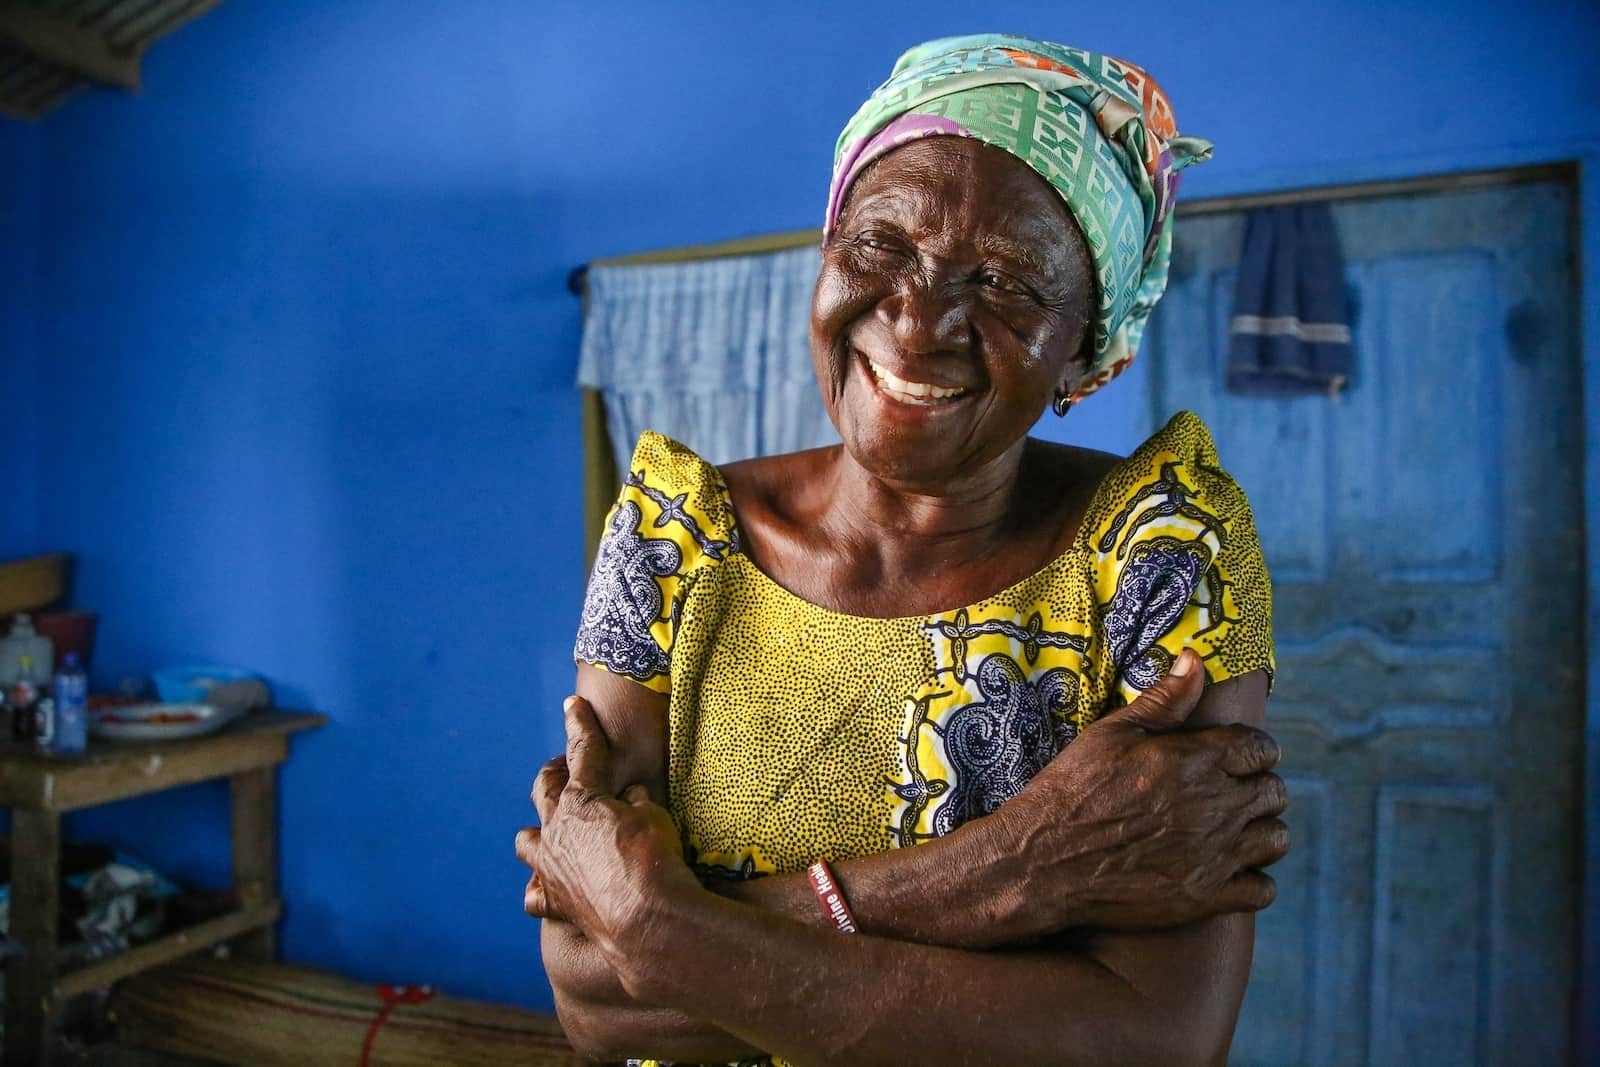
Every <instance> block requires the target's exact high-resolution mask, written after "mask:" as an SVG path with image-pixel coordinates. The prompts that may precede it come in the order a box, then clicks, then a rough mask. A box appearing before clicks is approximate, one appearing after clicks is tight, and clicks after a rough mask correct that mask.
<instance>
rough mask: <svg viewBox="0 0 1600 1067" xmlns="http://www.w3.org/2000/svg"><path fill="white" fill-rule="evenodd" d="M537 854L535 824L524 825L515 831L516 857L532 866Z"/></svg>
mask: <svg viewBox="0 0 1600 1067" xmlns="http://www.w3.org/2000/svg"><path fill="white" fill-rule="evenodd" d="M538 854H539V828H538V827H537V826H525V827H523V828H522V829H521V830H519V831H517V859H519V860H521V861H522V862H523V863H526V864H527V865H528V866H529V867H532V866H534V864H535V862H536V857H537V856H538Z"/></svg>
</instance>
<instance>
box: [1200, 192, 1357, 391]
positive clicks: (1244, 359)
mask: <svg viewBox="0 0 1600 1067" xmlns="http://www.w3.org/2000/svg"><path fill="white" fill-rule="evenodd" d="M1228 332H1229V338H1228V372H1227V382H1228V390H1229V391H1230V392H1235V393H1249V394H1253V395H1257V396H1301V395H1308V394H1318V393H1320V394H1325V395H1328V396H1332V397H1335V398H1336V397H1337V396H1338V395H1339V390H1341V389H1343V388H1344V387H1345V386H1347V385H1348V384H1349V383H1350V378H1351V375H1352V372H1353V371H1354V369H1355V354H1354V351H1353V349H1352V348H1351V344H1350V311H1349V300H1348V298H1347V295H1346V292H1345V281H1344V255H1343V253H1342V252H1341V251H1340V250H1339V235H1338V232H1337V231H1336V230H1335V229H1334V224H1333V212H1332V210H1330V209H1329V207H1328V205H1327V204H1293V205H1289V206H1285V207H1268V208H1257V209H1256V210H1254V211H1252V212H1250V214H1249V215H1248V216H1246V219H1245V231H1244V251H1243V253H1242V254H1241V255H1240V257H1239V279H1238V283H1237V286H1236V287H1235V289H1234V293H1233V317H1232V320H1231V321H1230V323H1229V330H1228Z"/></svg>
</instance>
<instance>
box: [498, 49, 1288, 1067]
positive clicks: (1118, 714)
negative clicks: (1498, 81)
mask: <svg viewBox="0 0 1600 1067" xmlns="http://www.w3.org/2000/svg"><path fill="white" fill-rule="evenodd" d="M1208 151H1209V146H1208V145H1206V144H1205V143H1204V142H1201V141H1196V140H1193V139H1189V138H1182V137H1179V136H1177V131H1176V128H1175V126H1174V120H1173V116H1172V112H1171V109H1170V106H1169V105H1168V103H1167V100H1166V98H1165V96H1164V94H1163V93H1162V91H1161V89H1160V88H1159V87H1158V86H1157V85H1156V84H1155V83H1154V82H1153V81H1152V80H1151V79H1150V78H1149V77H1148V76H1147V75H1146V74H1145V73H1144V72H1143V71H1142V70H1140V69H1139V68H1137V67H1135V66H1133V65H1131V64H1129V63H1126V62H1123V61H1120V60H1116V59H1112V58H1110V57H1107V56H1102V55H1097V54H1094V53H1091V52H1085V51H1082V50H1079V49H1074V48H1066V47H1062V46H1060V45H1054V44H1048V43H1044V42H1040V41H1033V40H1028V39H1025V38H1017V37H1008V36H989V35H986V36H977V37H963V38H952V39H946V40H940V41H935V42H932V43H930V44H926V45H923V46H921V47H919V48H916V49H913V50H912V51H911V52H908V53H907V54H906V55H905V56H904V57H902V59H901V60H900V62H899V64H898V65H897V66H896V67H895V70H894V72H893V74H892V75H891V77H890V79H889V80H888V81H887V82H886V83H885V84H884V85H883V86H882V88H880V89H879V90H878V91H877V92H876V93H875V94H873V96H872V98H871V99H869V100H868V101H867V103H866V104H865V105H864V106H863V107H862V109H861V110H860V112H859V113H858V114H857V115H856V117H855V118H854V119H852V120H851V122H850V124H849V126H848V127H846V129H845V131H844V134H843V135H842V136H841V138H840V141H839V150H838V153H837V157H836V162H835V173H834V180H833V187H832V190H831V193H830V198H829V204H828V213H827V224H826V228H825V237H824V244H823V262H822V273H821V276H820V278H819V279H818V282H817V288H816V295H815V299H814V302H813V305H812V311H811V343H812V350H813V355H814V361H815V364H816V372H817V378H818V381H819V383H820V385H821V388H822V394H823V398H824V400H825V402H826V404H827V407H828V411H829V413H830V415H831V416H832V419H833V422H834V425H835V426H837V427H838V430H839V436H840V438H841V439H842V442H843V443H842V445H841V446H836V447H832V448H824V449H819V450H816V451H811V452H803V453H798V454H794V455H785V456H774V457H770V458H764V459H756V460H749V461H745V462H742V463H735V464H732V465H730V466H727V467H725V468H723V469H720V470H719V469H718V468H716V467H713V466H711V465H710V464H708V463H706V462H704V461H703V460H701V459H700V458H699V457H697V456H696V455H695V454H694V453H693V452H691V451H689V450H688V449H687V448H684V447H683V446H682V445H679V444H676V443H674V442H672V441H669V440H666V439H665V438H662V437H660V436H658V435H655V434H649V433H647V434H645V435H644V437H643V438H642V439H641V440H640V442H639V446H638V450H637V451H636V452H635V453H634V456H633V461H632V463H631V464H630V466H629V470H628V474H627V478H626V484H625V485H624V487H623V491H622V495H621V499H620V500H619V501H618V502H617V505H616V507H615V508H614V509H613V510H612V512H611V516H610V520H609V526H608V532H607V533H606V535H605V538H604V540H603V541H602V543H601V545H600V548H599V553H598V556H597V559H596V562H595V569H594V575H593V577H592V579H591V582H590V587H589V593H588V596H587V599H586V601H585V604H584V610H583V620H582V625H581V628H580V631H579V636H578V641H577V659H578V661H579V664H580V665H579V668H578V684H577V688H578V693H579V694H580V696H578V697H574V698H572V699H570V700H569V701H568V702H567V732H568V751H567V753H566V755H565V756H564V757H560V758H558V759H557V760H553V761H552V762H551V763H550V764H548V765H547V766H546V767H545V769H544V770H543V771H541V773H540V775H539V778H538V780H537V781H536V783H535V787H534V801H535V803H536V805H537V806H538V809H539V815H540V820H541V824H542V827H543V829H542V831H540V830H526V831H524V832H523V833H522V834H521V835H520V836H519V840H518V851H519V854H520V855H521V856H522V858H523V859H524V860H525V861H526V862H527V863H528V864H529V865H530V866H531V867H532V868H534V871H535V874H534V877H533V878H532V879H531V880H530V881H529V884H528V889H527V894H526V907H527V909H528V910H529V912H530V913H532V914H534V915H537V916H540V917H542V918H544V919H545V920H546V921H545V923H544V927H543V939H544V959H545V964H546V967H547V969H548V972H549V975H550V980H551V983H552V985H553V986H554V989H555V993H556V1003H557V1007H558V1010H559V1012H560V1015H561V1019H562V1021H563V1023H564V1024H565V1026H566V1027H567V1030H568V1033H569V1035H570V1036H571V1039H572V1040H573V1042H574V1044H575V1045H576V1046H577V1047H578V1048H579V1050H580V1051H582V1052H584V1053H586V1054H588V1055H591V1056H594V1057H597V1058H622V1057H626V1056H636V1057H637V1056H655V1057H660V1058H662V1059H670V1060H695V1061H712V1060H715V1061H728V1060H742V1061H745V1062H768V1060H767V1059H766V1057H773V1060H772V1062H795V1063H821V1062H832V1063H852V1064H855V1063H862V1064H865V1063H913V1062H915V1063H926V1062H941V1063H943V1062H951V1063H1006V1064H1022V1063H1112V1062H1117V1063H1121V1062H1130V1063H1162V1064H1175V1063H1220V1062H1222V1061H1223V1060H1225V1058H1226V1055H1227V1050H1228V1045H1229V1041H1230V1040H1231V1037H1232V1033H1233V1027H1234V1023H1235V1020H1236V1017H1237V1013H1238V1009H1239V1003H1240V999H1241V997H1242V996H1243V992H1244V987H1245V982H1246V979H1247V977H1248V973H1249V967H1250V954H1251V944H1252V936H1253V919H1252V917H1251V915H1250V912H1252V911H1254V910H1256V909H1259V908H1262V907H1265V906H1266V905H1267V904H1268V903H1270V901H1271V900H1272V896H1273V885H1272V881H1271V879H1270V878H1268V877H1267V876H1266V875H1265V874H1263V873H1261V870H1260V868H1262V867H1264V866H1266V865H1268V864H1270V863H1272V862H1274V861H1275V860H1277V859H1278V858H1279V857H1281V856H1282V855H1283V854H1284V851H1285V850H1286V848H1287V847H1288V846H1287V835H1286V832H1285V829H1284V825H1283V823H1282V822H1281V821H1280V820H1279V819H1278V818H1277V816H1278V815H1279V814H1281V812H1282V810H1283V807H1284V803H1285V799H1284V791H1283V783H1282V782H1281V780H1279V779H1278V778H1277V777H1276V776H1274V775H1273V774H1271V773H1270V768H1271V767H1272V765H1273V764H1274V762H1275V760H1276V757H1277V750H1276V746H1275V745H1274V744H1273V742H1272V740H1271V738H1269V737H1267V736H1266V735H1265V734H1263V733H1261V732H1260V730H1258V729H1256V728H1255V727H1257V726H1258V725H1259V724H1260V723H1261V721H1262V718H1263V714H1264V710H1265V704H1266V697H1267V690H1268V681H1269V677H1270V672H1271V670H1272V642H1271V634H1270V592H1269V589H1268V584H1267V575H1266V571H1265V568H1264V567H1263V564H1262V559H1261V554H1260V549H1259V547H1258V544H1257V542H1256V537H1255V533H1254V530H1253V527H1252V525H1251V518H1250V511H1249V507H1248V505H1247V504H1246V502H1245V499H1244V496H1243V495H1242V494H1241V492H1240V491H1239V489H1238V487H1237V486H1236V485H1235V484H1234V483H1233V481H1232V480H1231V479H1230V478H1229V477H1228V475H1227V474H1226V473H1225V472H1224V471H1223V470H1222V468H1221V467H1220V466H1219V465H1218V459H1217V455H1216V451H1215V449H1214V447H1213V445H1212V442H1211V440H1210V438H1209V436H1208V434H1207V432H1206V430H1205V427H1204V426H1203V425H1202V424H1201V423H1200V421H1199V420H1198V419H1197V418H1195V417H1194V416H1193V415H1189V414H1180V415H1178V416H1177V417H1176V418H1174V419H1173V420H1172V421H1171V422H1170V423H1169V424H1168V425H1167V426H1166V427H1165V428H1164V429H1163V430H1161V431H1160V432H1159V433H1157V434H1156V435H1155V436H1154V437H1152V438H1151V439H1150V440H1149V441H1148V442H1146V443H1145V444H1144V445H1143V446H1142V447H1141V448H1139V449H1138V450H1137V451H1136V452H1135V453H1134V454H1133V455H1132V456H1131V457H1129V458H1127V459H1121V458H1117V457H1114V456H1109V455H1106V454H1104V453H1099V452H1094V451H1090V450H1086V449H1079V448H1068V447H1063V446H1057V445H1052V444H1048V443H1045V442H1041V441H1037V440H1033V439H1030V438H1029V437H1028V430H1029V428H1030V427H1031V426H1032V425H1033V424H1034V423H1035V421H1036V420H1037V419H1038V418H1039V416H1040V414H1041V412H1042V411H1043V409H1044V408H1045V407H1046V406H1047V405H1053V407H1054V409H1055V411H1056V412H1057V414H1062V415H1064V414H1066V413H1067V411H1068V410H1069V409H1070V407H1071V406H1072V404H1074V403H1075V402H1076V401H1078V400H1079V399H1081V398H1083V397H1084V396H1086V395H1087V394H1089V393H1090V392H1092V391H1093V390H1094V389H1096V388H1098V387H1099V386H1101V385H1103V384H1104V383H1105V382H1106V381H1108V380H1109V379H1110V378H1111V377H1112V376H1113V375H1115V374H1116V373H1117V372H1118V371H1119V370H1120V369H1121V368H1122V367H1123V366H1125V365H1126V364H1127V362H1128V361H1129V360H1130V359H1132V357H1133V353H1134V350H1135V348H1136V346H1137V343H1138V339H1139V335H1140V332H1141V330H1142V327H1143V323H1144V319H1145V316H1147V315H1148V313H1149V311H1150V309H1151V307H1152V306H1153V304H1154V303H1155V301H1156V299H1157V298H1158V297H1159V296H1160V294H1161V291H1162V289H1163V288H1164V286H1165V280H1166V271H1167V263H1168V260H1169V257H1170V251H1171V242H1172V229H1171V226H1170V224H1169V215H1170V211H1171V208H1172V201H1173V194H1174V192H1175V190H1176V186H1177V171H1178V169H1180V168H1181V167H1182V166H1184V165H1185V164H1187V163H1189V162H1191V161H1194V160H1196V159H1200V158H1203V157H1204V155H1205V154H1207V152H1208ZM1208 683H1209V684H1208ZM1201 727H1209V728H1206V729H1201ZM913 846H915V847H913Z"/></svg>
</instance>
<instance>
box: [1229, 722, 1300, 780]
mask: <svg viewBox="0 0 1600 1067" xmlns="http://www.w3.org/2000/svg"><path fill="white" fill-rule="evenodd" d="M1215 729H1217V730H1218V731H1219V734H1218V736H1219V739H1220V740H1222V741H1223V742H1224V748H1223V750H1222V758H1221V759H1220V760H1219V761H1218V762H1219V763H1220V765H1221V767H1222V769H1223V771H1225V772H1226V773H1228V774H1230V775H1232V776H1233V777H1235V778H1248V777H1250V776H1251V775H1253V774H1264V773H1265V772H1267V771H1270V770H1272V768H1274V767H1276V766H1277V765H1278V759H1279V757H1280V756H1282V755H1283V751H1282V749H1280V748H1279V747H1278V742H1277V741H1276V740H1274V739H1273V737H1272V735H1271V734H1269V733H1267V732H1266V731H1265V730H1257V729H1256V728H1255V727H1254V726H1245V725H1243V724H1241V723H1235V724H1233V725H1230V726H1219V727H1216V728H1215Z"/></svg>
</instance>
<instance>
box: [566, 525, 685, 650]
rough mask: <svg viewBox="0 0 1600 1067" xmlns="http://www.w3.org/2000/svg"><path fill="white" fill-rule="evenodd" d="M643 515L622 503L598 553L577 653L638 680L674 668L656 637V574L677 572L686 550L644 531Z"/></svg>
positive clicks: (659, 616) (660, 603) (659, 606)
mask: <svg viewBox="0 0 1600 1067" xmlns="http://www.w3.org/2000/svg"><path fill="white" fill-rule="evenodd" d="M643 517H644V516H643V513H642V512H641V511H640V510H639V505H637V504H635V503H633V502H632V501H631V500H625V501H623V502H622V503H620V504H618V505H617V509H616V512H615V513H614V514H613V515H612V516H611V524H610V528H609V529H608V530H607V531H606V535H605V536H604V537H602V538H601V539H600V548H599V550H598V551H597V552H596V553H595V559H594V573H593V574H592V575H591V576H590V578H589V591H588V593H587V594H585V596H584V598H583V619H582V621H581V622H580V623H579V624H578V642H577V648H576V649H575V652H574V654H575V655H576V657H577V658H578V659H579V660H582V661H585V662H589V663H598V664H602V665H604V666H605V668H606V669H607V670H609V671H612V672H613V673H616V674H625V675H627V676H628V677H630V678H635V679H637V680H639V681H647V680H649V679H651V678H655V677H657V676H659V675H663V674H666V673H667V672H668V670H669V669H670V667H671V662H672V661H671V657H670V656H669V655H668V653H667V651H666V650H665V649H663V648H662V647H661V646H660V645H658V644H657V643H656V640H655V638H654V637H652V636H651V634H650V627H652V626H654V625H655V624H656V623H657V622H659V621H660V620H661V619H663V618H664V617H665V616H664V615H663V613H662V609H663V607H664V605H663V597H662V595H661V584H660V583H659V582H657V581H656V579H657V578H664V577H666V576H668V575H671V574H676V573H677V571H678V568H679V567H680V566H682V565H683V550H682V549H680V548H679V547H678V546H677V545H676V544H675V543H674V542H672V541H670V540H668V539H667V538H665V537H661V538H655V537H645V536H643V535H642V534H641V533H640V532H639V523H640V521H641V520H642V519H643Z"/></svg>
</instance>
